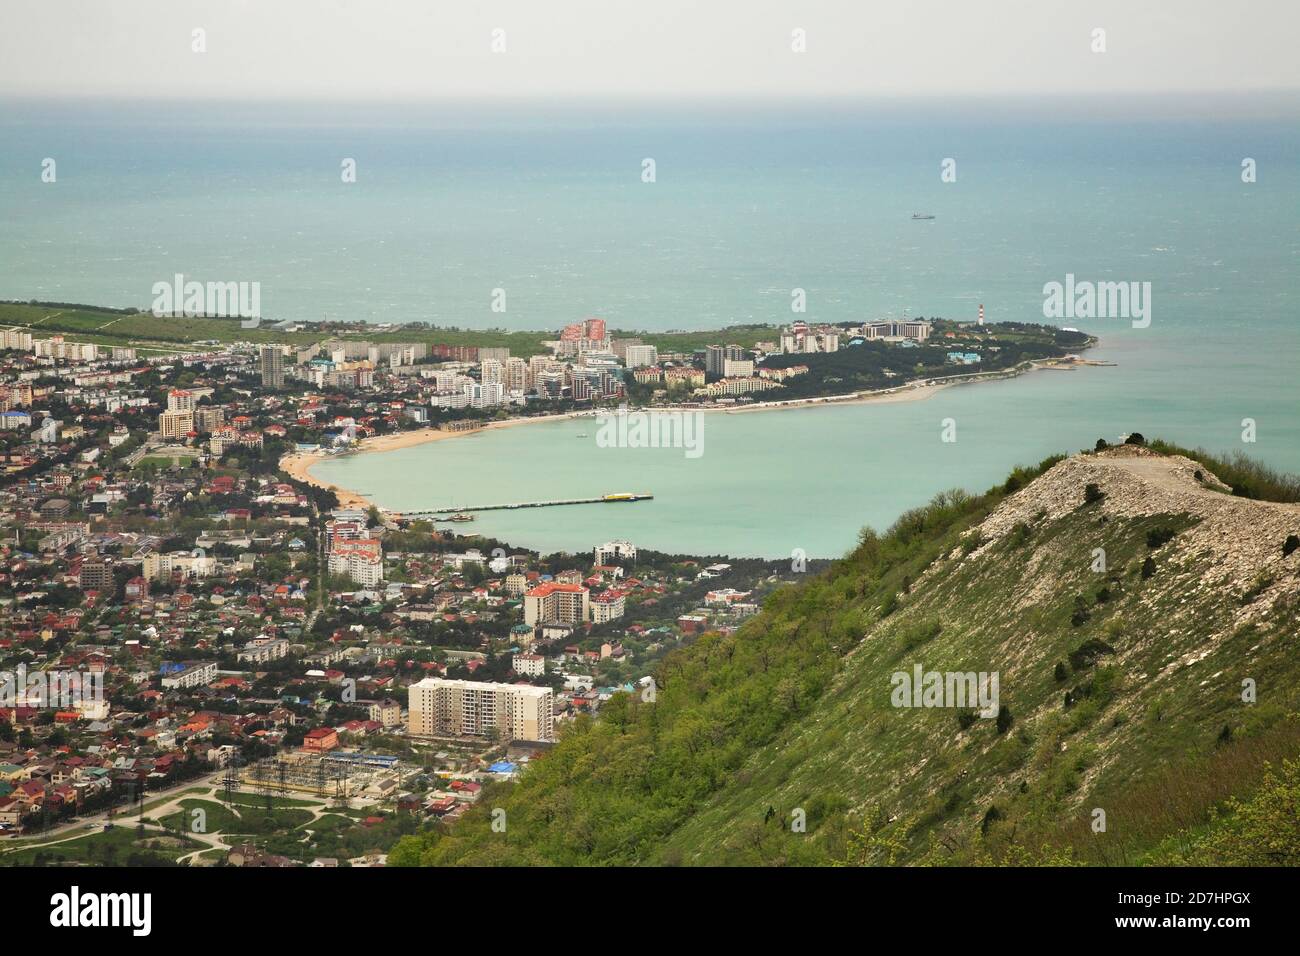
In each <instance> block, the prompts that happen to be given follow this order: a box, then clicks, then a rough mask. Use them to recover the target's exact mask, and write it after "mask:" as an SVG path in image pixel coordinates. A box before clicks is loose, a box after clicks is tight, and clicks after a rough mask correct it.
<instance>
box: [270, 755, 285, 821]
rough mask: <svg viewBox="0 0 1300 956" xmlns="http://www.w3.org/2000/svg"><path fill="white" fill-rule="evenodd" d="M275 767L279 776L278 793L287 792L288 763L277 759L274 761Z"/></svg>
mask: <svg viewBox="0 0 1300 956" xmlns="http://www.w3.org/2000/svg"><path fill="white" fill-rule="evenodd" d="M275 769H276V772H277V775H278V777H279V782H280V793H282V794H284V793H288V792H289V784H288V782H287V778H288V776H289V764H288V762H287V761H284V760H278V761H276V764H275ZM270 809H271V808H270V807H267V810H268V811H269V810H270Z"/></svg>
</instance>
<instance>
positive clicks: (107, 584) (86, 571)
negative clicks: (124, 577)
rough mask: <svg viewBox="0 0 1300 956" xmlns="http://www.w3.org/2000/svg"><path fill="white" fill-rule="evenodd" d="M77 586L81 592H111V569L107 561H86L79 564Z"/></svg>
mask: <svg viewBox="0 0 1300 956" xmlns="http://www.w3.org/2000/svg"><path fill="white" fill-rule="evenodd" d="M77 586H78V587H80V588H81V590H83V591H111V590H112V589H113V567H112V565H110V564H109V563H108V562H107V561H100V560H87V561H83V562H82V563H81V571H80V573H79V574H78V575H77Z"/></svg>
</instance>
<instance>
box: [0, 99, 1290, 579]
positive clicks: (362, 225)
mask: <svg viewBox="0 0 1300 956" xmlns="http://www.w3.org/2000/svg"><path fill="white" fill-rule="evenodd" d="M1167 112H1168V115H1167V116H1166V115H1165V113H1164V112H1163V111H1161V110H1159V109H1153V110H1148V111H1146V112H1145V113H1142V114H1134V115H1127V114H1122V113H1120V114H1117V115H1110V114H1107V113H1105V112H1104V111H1102V112H1101V113H1098V112H1095V111H1092V112H1090V111H1086V110H1083V111H1076V112H1074V113H1071V112H1070V111H1063V110H1057V109H1054V108H1053V107H1052V106H1051V104H1038V105H1037V106H1035V105H1034V104H1032V103H1030V104H1023V103H1017V104H1014V108H1010V107H1006V105H1005V104H997V103H992V104H989V103H968V104H960V105H951V104H949V105H946V106H935V105H933V104H930V105H928V106H927V105H908V104H898V103H892V104H888V105H883V106H882V105H878V104H871V103H834V104H817V103H811V104H810V103H801V104H782V105H780V106H774V107H772V108H770V109H769V108H765V107H763V106H762V105H754V104H746V105H743V106H733V107H724V106H719V105H716V104H700V105H696V104H650V105H646V104H642V105H637V106H631V107H629V106H621V105H614V104H595V105H588V104H528V105H513V106H510V107H508V108H507V107H497V106H479V107H473V106H458V107H454V108H453V107H418V108H417V107H410V108H400V107H385V108H383V109H379V108H369V107H354V108H350V109H348V110H342V109H340V110H335V111H331V110H326V109H322V108H320V107H316V108H305V107H304V108H301V109H299V108H295V107H294V106H293V105H292V104H273V105H261V106H246V105H240V104H220V103H208V104H203V105H200V106H195V105H193V104H123V103H112V102H103V103H95V104H69V103H58V104H40V103H33V102H24V103H9V104H0V298H2V299H17V300H28V299H38V300H43V301H59V302H80V303H91V304H98V305H107V306H114V307H125V306H139V307H141V308H147V307H148V305H149V303H150V301H151V299H152V291H151V290H152V287H153V285H154V283H156V282H160V281H162V282H171V280H172V277H173V275H174V274H176V273H181V274H183V275H185V276H186V278H192V279H198V280H200V281H247V282H258V283H259V284H260V289H261V302H262V310H263V315H264V317H265V318H266V319H267V320H270V321H279V320H294V321H303V322H309V321H314V320H319V319H326V318H328V319H348V320H364V321H367V322H374V323H387V322H406V321H422V322H428V323H432V324H436V325H439V326H444V327H457V328H469V329H490V328H504V329H556V328H558V327H560V326H561V325H563V324H565V323H568V322H572V321H574V320H577V319H580V318H583V317H587V316H599V317H602V318H604V319H605V320H606V321H607V323H608V324H609V326H610V327H611V328H614V329H620V330H625V331H629V332H631V331H635V330H645V331H655V332H664V331H671V330H700V329H714V328H721V327H724V326H727V325H733V324H741V323H752V322H763V323H785V322H789V321H791V320H794V319H802V320H805V321H808V322H821V321H825V322H859V321H862V320H864V319H879V318H887V317H894V318H898V317H903V316H922V317H943V318H949V319H956V320H963V321H974V320H975V318H976V316H977V313H978V309H979V307H980V306H981V305H983V306H984V310H985V316H986V321H988V322H1001V321H1014V322H1043V321H1049V319H1047V318H1045V317H1044V311H1043V309H1044V300H1045V293H1044V286H1045V285H1046V284H1048V283H1051V282H1060V283H1065V282H1066V281H1067V276H1074V277H1075V281H1076V282H1078V281H1091V282H1111V281H1113V282H1136V283H1139V284H1142V283H1150V286H1149V288H1150V296H1151V299H1150V305H1151V311H1150V322H1149V324H1146V325H1145V327H1134V322H1133V321H1131V320H1130V319H1129V318H1125V317H1116V318H1092V319H1074V318H1052V319H1050V321H1052V322H1053V323H1054V324H1058V325H1068V326H1072V327H1075V328H1079V329H1080V330H1082V331H1086V332H1089V333H1091V334H1093V335H1096V336H1097V337H1098V338H1099V344H1098V346H1097V347H1096V348H1095V349H1093V350H1091V351H1090V353H1089V357H1090V358H1094V359H1098V360H1103V361H1109V362H1113V363H1115V364H1114V366H1113V367H1094V368H1081V369H1076V370H1073V371H1068V372H1063V371H1040V372H1035V373H1032V374H1029V375H1026V376H1022V377H1020V378H1018V379H1014V380H1008V381H1000V382H992V383H982V384H979V385H972V386H964V387H958V388H952V389H948V390H945V391H943V392H941V393H939V394H938V395H936V396H935V397H932V398H930V399H927V400H924V401H917V402H909V403H897V404H862V405H846V406H841V407H831V408H806V409H791V410H783V411H765V412H756V413H742V414H726V413H715V414H709V415H707V416H706V417H705V429H704V432H703V439H704V445H703V453H702V454H700V455H698V456H688V455H686V454H685V453H684V451H683V449H673V448H665V449H645V448H636V449H633V448H608V447H601V445H600V444H599V443H598V442H597V440H596V436H597V428H596V426H595V423H594V422H582V421H572V422H559V423H548V424H535V425H527V426H523V427H518V428H510V429H502V430H498V431H494V432H491V433H483V434H478V435H473V436H470V437H465V438H457V439H455V440H452V441H443V442H437V443H431V444H428V445H424V446H418V447H414V448H409V449H405V450H402V451H395V452H387V453H381V454H372V455H357V456H351V457H347V458H342V459H338V460H333V461H329V462H325V463H323V464H321V465H319V466H318V467H317V469H316V470H315V472H314V473H315V474H318V475H319V476H320V477H321V478H324V479H326V480H329V481H333V482H337V483H339V484H340V485H343V486H346V487H349V488H353V489H355V490H358V491H360V492H362V493H365V494H367V495H369V496H370V497H371V498H372V499H373V500H374V501H375V502H376V503H378V504H380V505H383V506H385V507H389V508H392V509H395V510H399V511H401V510H420V509H426V508H442V507H454V506H472V505H481V504H492V503H501V502H525V501H536V500H550V499H557V498H576V497H589V496H598V495H602V494H606V493H612V492H645V493H651V494H653V495H654V499H653V500H652V501H642V502H635V503H623V504H594V505H580V506H569V507H563V508H539V509H529V510H517V511H508V512H482V513H480V514H479V516H478V518H477V520H476V522H475V523H474V524H473V525H465V526H461V527H460V528H458V529H457V530H459V531H462V532H464V531H465V530H467V529H471V528H472V530H474V531H476V532H482V533H485V534H490V535H493V536H496V537H498V538H502V539H504V540H508V541H510V542H511V543H512V544H516V545H520V546H527V547H530V548H536V549H539V550H542V551H554V550H574V551H577V550H584V549H587V548H590V547H592V546H593V545H594V544H598V543H601V542H604V541H606V540H609V539H611V538H626V539H629V540H631V541H633V542H634V543H636V544H638V545H640V546H643V547H651V548H655V549H659V550H664V551H672V552H682V553H698V554H717V555H732V556H764V557H773V558H780V557H785V556H796V557H797V556H798V555H806V556H808V557H836V556H839V555H841V554H843V553H844V552H845V551H846V550H848V549H849V548H851V547H852V546H853V544H854V542H855V540H856V538H857V535H858V532H859V530H860V529H861V528H863V527H868V526H869V527H873V528H876V529H878V530H879V529H883V528H885V527H888V525H889V524H890V523H892V522H893V521H894V520H896V519H897V517H898V516H899V514H901V513H902V512H903V511H905V510H906V509H908V508H912V507H916V506H918V505H921V504H923V503H925V502H926V501H927V500H929V499H930V498H931V497H932V496H933V495H934V494H936V493H938V492H940V491H942V490H945V489H949V488H954V487H957V488H964V489H966V490H970V491H979V490H984V489H985V488H987V487H989V486H991V485H993V484H996V483H998V482H1000V481H1001V480H1002V479H1003V478H1004V477H1005V476H1006V474H1007V472H1008V471H1009V470H1010V469H1011V468H1012V467H1013V466H1015V465H1017V464H1031V463H1035V462H1037V461H1039V460H1041V459H1042V458H1044V457H1045V456H1047V455H1049V454H1053V453H1058V452H1071V451H1077V450H1079V449H1080V448H1084V447H1091V446H1092V445H1093V443H1094V442H1095V441H1096V440H1097V439H1098V438H1105V439H1107V440H1110V441H1115V440H1118V439H1119V438H1120V436H1122V435H1125V434H1127V433H1129V432H1133V431H1140V432H1142V433H1143V434H1144V435H1147V436H1149V437H1151V436H1159V437H1163V438H1165V439H1168V440H1170V441H1174V442H1177V443H1179V444H1182V445H1187V446H1201V447H1204V448H1207V449H1209V450H1211V451H1214V452H1217V453H1224V454H1231V453H1234V452H1238V451H1240V452H1245V453H1247V454H1250V455H1252V456H1254V457H1256V458H1258V459H1260V460H1262V461H1264V462H1266V463H1268V464H1270V465H1272V466H1273V467H1276V468H1279V469H1283V470H1288V471H1293V472H1300V421H1298V418H1300V404H1298V402H1297V399H1298V398H1300V388H1298V387H1297V374H1296V373H1297V365H1298V360H1300V330H1298V326H1297V323H1298V322H1300V229H1297V214H1298V213H1300V124H1297V123H1296V122H1295V121H1294V118H1291V119H1289V120H1283V119H1279V118H1277V117H1271V116H1265V117H1252V116H1244V115H1243V116H1238V115H1236V114H1234V113H1231V112H1227V113H1224V114H1222V115H1205V114H1204V113H1203V111H1197V110H1169V111H1167ZM47 160H53V161H54V169H55V171H56V176H55V179H54V181H53V182H47V181H43V177H42V170H43V168H46V167H48V165H49V164H48V163H47V162H46V161H47ZM350 169H354V170H355V177H351V178H353V179H354V180H355V181H346V180H348V179H349V176H348V175H346V174H347V172H348V170H350ZM46 178H48V177H46ZM916 213H920V214H922V215H928V216H933V217H934V218H933V219H922V220H918V219H913V214H916ZM498 290H503V291H504V296H502V294H501V292H500V291H498ZM795 290H802V291H803V297H804V299H805V300H806V311H805V312H802V313H794V312H792V302H793V301H794V295H793V294H794V292H795ZM503 300H504V303H505V309H504V311H497V310H494V303H496V304H497V306H498V308H499V306H500V303H501V302H502V301H503ZM1138 324H1139V325H1141V324H1142V323H1138ZM721 340H722V337H721V336H720V338H719V341H721ZM949 420H951V421H950V422H949ZM945 434H946V436H947V437H949V438H951V437H955V439H956V440H955V441H944V440H943V439H944V437H945Z"/></svg>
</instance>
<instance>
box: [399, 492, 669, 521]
mask: <svg viewBox="0 0 1300 956" xmlns="http://www.w3.org/2000/svg"><path fill="white" fill-rule="evenodd" d="M653 498H654V495H652V494H645V493H638V494H630V493H620V494H613V495H601V496H599V497H597V498H560V499H556V500H554V501H518V502H514V503H512V504H503V505H465V506H461V507H455V508H430V509H428V510H425V511H403V512H402V513H401V514H397V515H394V517H397V518H405V519H415V520H418V519H420V518H440V517H443V516H445V515H454V514H466V513H468V512H471V511H512V510H514V509H516V508H558V507H560V506H561V505H608V504H615V503H619V504H621V503H623V502H626V501H650V500H652V499H653Z"/></svg>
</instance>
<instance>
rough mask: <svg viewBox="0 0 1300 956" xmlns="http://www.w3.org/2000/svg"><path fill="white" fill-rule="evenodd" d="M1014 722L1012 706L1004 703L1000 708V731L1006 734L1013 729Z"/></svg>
mask: <svg viewBox="0 0 1300 956" xmlns="http://www.w3.org/2000/svg"><path fill="white" fill-rule="evenodd" d="M1013 723H1015V718H1014V717H1012V716H1011V708H1010V707H1008V706H1007V705H1006V704H1003V705H1002V706H1001V707H999V708H998V721H997V726H998V733H999V734H1005V733H1006V732H1007V731H1008V730H1010V729H1011V725H1012V724H1013Z"/></svg>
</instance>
